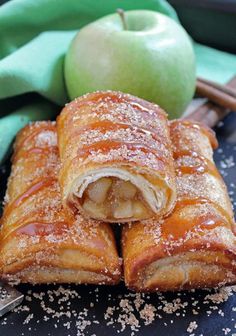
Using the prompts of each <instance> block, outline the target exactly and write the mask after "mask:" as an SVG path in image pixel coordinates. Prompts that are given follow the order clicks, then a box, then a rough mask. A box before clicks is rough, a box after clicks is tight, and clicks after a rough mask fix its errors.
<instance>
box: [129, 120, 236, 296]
mask: <svg viewBox="0 0 236 336" xmlns="http://www.w3.org/2000/svg"><path fill="white" fill-rule="evenodd" d="M170 128H171V138H172V142H173V150H174V158H175V167H176V175H177V203H176V206H175V209H174V211H173V213H172V214H171V215H169V217H167V218H165V219H164V220H159V221H158V220H148V221H141V222H137V223H133V224H130V225H127V226H126V227H125V228H124V230H123V235H122V236H123V237H122V247H123V257H124V273H125V283H126V285H127V286H128V287H129V288H131V289H135V290H137V291H157V290H161V291H167V290H181V289H191V288H198V287H200V288H202V287H212V286H219V285H223V284H230V283H235V282H236V238H235V222H234V219H233V212H232V206H231V203H230V200H229V197H228V194H227V189H226V186H225V184H224V182H223V180H222V178H221V176H220V174H219V173H218V171H217V168H216V166H215V164H214V162H213V152H212V147H213V148H215V147H216V146H217V143H216V139H215V137H214V134H213V133H212V132H211V131H210V130H208V129H206V128H205V127H203V126H200V125H199V124H194V123H192V122H189V121H174V122H172V123H171V124H170Z"/></svg>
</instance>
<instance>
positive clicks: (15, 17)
mask: <svg viewBox="0 0 236 336" xmlns="http://www.w3.org/2000/svg"><path fill="white" fill-rule="evenodd" d="M117 8H123V9H124V10H131V9H150V10H154V11H159V12H161V13H163V14H166V15H168V16H170V17H172V18H173V19H175V20H178V18H177V15H176V13H175V11H174V9H173V8H172V7H171V6H170V5H169V4H168V3H167V2H166V1H165V0H135V1H133V0H96V1H95V0H67V1H65V0H37V1H35V0H14V1H10V2H8V3H6V4H5V5H3V6H1V7H0V163H1V162H3V160H4V159H5V158H6V154H7V152H8V149H9V144H10V143H12V140H13V139H14V136H15V134H16V132H17V131H18V130H19V129H20V128H21V127H22V126H24V125H25V124H26V123H27V122H29V121H32V120H36V119H37V120H41V119H50V118H52V117H53V116H55V114H56V113H57V112H58V110H59V107H58V106H63V105H64V104H65V103H66V101H67V94H66V88H65V83H64V76H63V60H64V55H65V53H66V50H67V48H68V45H69V43H70V42H71V39H72V38H73V36H74V35H75V33H76V31H78V29H80V28H81V27H83V26H84V25H86V24H88V23H89V22H91V21H94V20H96V19H98V18H99V17H102V16H104V15H107V14H110V13H114V12H115V11H116V9H117ZM195 51H196V57H197V73H198V75H201V76H202V77H206V78H209V79H212V80H217V81H219V82H221V83H224V82H226V81H228V79H229V78H230V77H232V75H233V74H234V73H235V69H236V57H235V56H233V55H229V54H226V53H222V52H219V51H216V50H214V49H210V48H207V47H204V46H201V45H197V44H196V45H195ZM31 93H37V95H38V97H37V103H35V95H32V94H31ZM21 95H22V96H21ZM25 95H26V98H27V99H26V98H25ZM21 97H24V101H25V99H26V103H24V105H23V106H22V103H21ZM32 97H34V98H32ZM22 99H23V98H22ZM18 103H19V104H18ZM52 103H53V104H54V106H53V104H52ZM17 104H18V105H19V106H18V105H17ZM13 106H14V108H13ZM18 107H19V109H18ZM12 111H14V112H12ZM1 116H2V117H1Z"/></svg>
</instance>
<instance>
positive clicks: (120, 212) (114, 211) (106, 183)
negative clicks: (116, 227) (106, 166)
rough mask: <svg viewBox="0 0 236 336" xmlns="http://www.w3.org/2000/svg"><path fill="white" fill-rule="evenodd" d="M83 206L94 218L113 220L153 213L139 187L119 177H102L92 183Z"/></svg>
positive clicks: (141, 217)
mask: <svg viewBox="0 0 236 336" xmlns="http://www.w3.org/2000/svg"><path fill="white" fill-rule="evenodd" d="M82 207H83V209H84V211H85V212H87V213H88V214H89V215H90V216H91V217H93V218H96V219H104V220H105V219H109V220H112V221H116V220H117V221H119V220H123V219H127V220H128V219H129V218H132V219H136V220H141V219H146V218H148V217H150V213H151V210H150V209H149V207H148V206H147V205H146V203H145V202H144V200H143V197H142V194H141V192H140V191H139V190H138V189H137V187H136V186H135V185H133V184H132V183H131V182H130V181H124V180H121V179H119V178H117V177H102V178H100V179H98V180H97V181H95V182H93V183H90V184H89V186H88V187H87V189H86V190H85V192H84V195H83V198H82Z"/></svg>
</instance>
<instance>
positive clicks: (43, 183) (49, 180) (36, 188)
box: [4, 177, 56, 217]
mask: <svg viewBox="0 0 236 336" xmlns="http://www.w3.org/2000/svg"><path fill="white" fill-rule="evenodd" d="M55 182H56V179H55V178H53V177H49V178H47V179H45V180H41V181H38V182H36V183H34V184H33V185H31V186H30V188H28V189H27V190H26V191H24V192H23V193H22V194H21V195H20V196H18V197H17V198H16V199H15V200H14V201H13V202H12V203H10V204H9V205H7V207H6V209H5V211H4V217H6V216H9V213H10V212H12V211H13V210H14V209H15V208H17V207H19V206H21V205H22V204H23V203H24V202H25V201H26V200H27V199H28V198H29V197H32V196H33V195H35V194H36V193H37V192H38V191H40V190H42V189H43V188H46V187H49V186H51V185H52V184H53V183H55Z"/></svg>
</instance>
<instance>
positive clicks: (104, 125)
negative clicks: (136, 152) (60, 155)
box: [67, 120, 167, 146]
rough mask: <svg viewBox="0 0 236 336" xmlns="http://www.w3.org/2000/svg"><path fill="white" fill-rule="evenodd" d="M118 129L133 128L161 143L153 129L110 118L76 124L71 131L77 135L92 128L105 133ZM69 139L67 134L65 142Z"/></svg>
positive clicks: (160, 138) (161, 138) (160, 137)
mask: <svg viewBox="0 0 236 336" xmlns="http://www.w3.org/2000/svg"><path fill="white" fill-rule="evenodd" d="M119 129H130V130H134V131H136V132H139V133H142V134H145V135H146V134H150V135H151V136H152V137H153V139H154V140H156V141H158V142H161V143H163V137H162V136H161V135H158V134H157V133H155V132H154V130H153V129H152V130H151V129H147V128H144V127H139V126H133V125H132V124H130V123H125V122H122V123H114V122H112V121H110V120H102V121H95V122H92V123H90V124H87V125H84V126H78V127H77V128H76V130H75V132H73V136H74V137H75V136H78V135H80V134H81V133H83V132H86V131H93V130H97V131H100V132H101V133H105V132H106V131H113V130H114V131H118V130H119ZM69 139H71V137H70V136H68V138H67V142H68V140H69ZM163 145H165V146H166V145H167V144H166V143H163Z"/></svg>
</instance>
